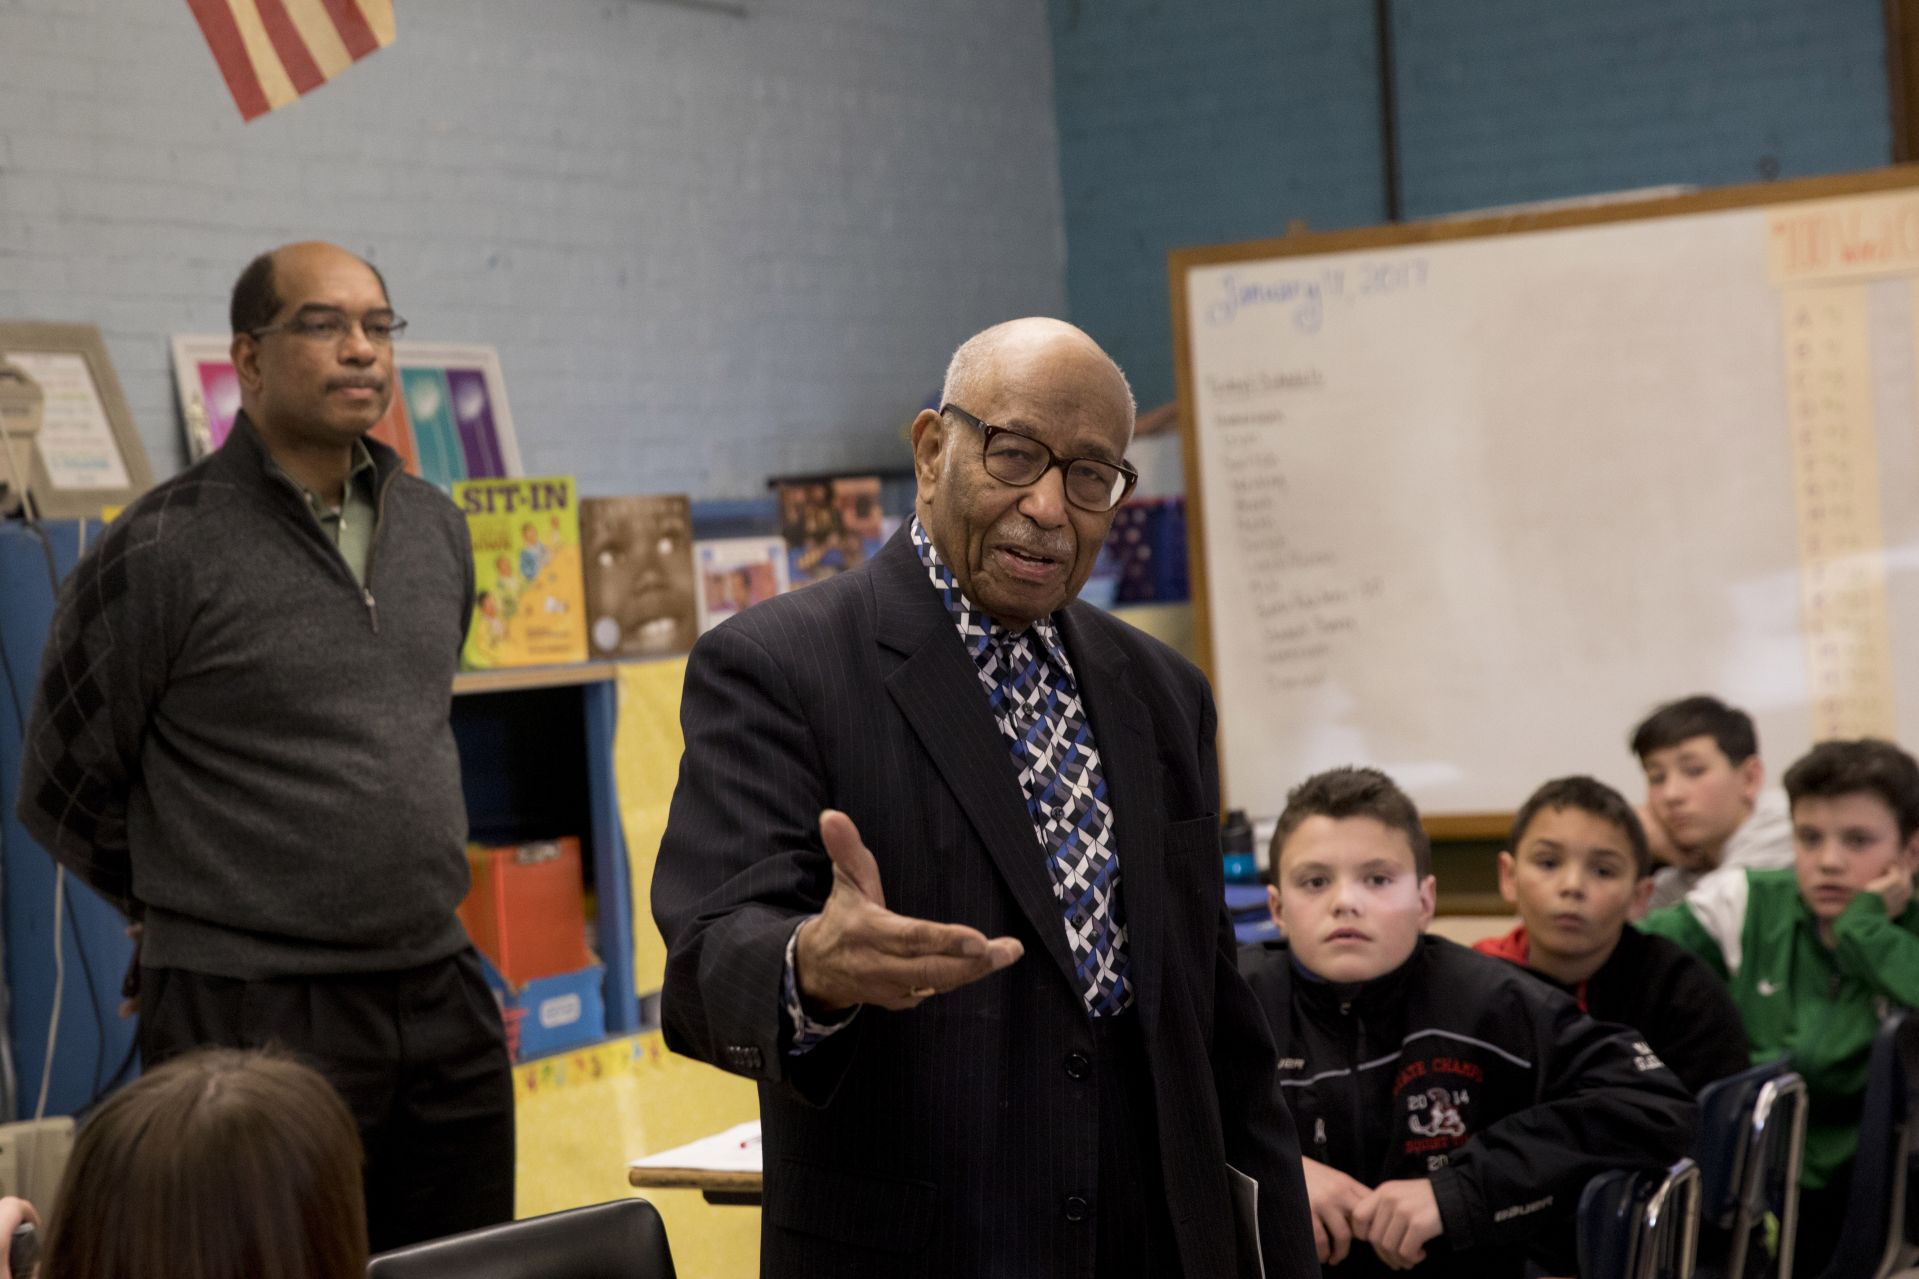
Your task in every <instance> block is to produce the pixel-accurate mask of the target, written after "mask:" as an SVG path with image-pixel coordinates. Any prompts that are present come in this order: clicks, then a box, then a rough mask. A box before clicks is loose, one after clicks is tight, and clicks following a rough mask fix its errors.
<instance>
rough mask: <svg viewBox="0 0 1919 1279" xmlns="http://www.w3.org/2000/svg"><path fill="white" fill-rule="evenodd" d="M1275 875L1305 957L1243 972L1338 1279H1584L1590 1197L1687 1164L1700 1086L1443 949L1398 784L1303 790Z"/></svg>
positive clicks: (1250, 951)
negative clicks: (1421, 1278) (1601, 1185)
mask: <svg viewBox="0 0 1919 1279" xmlns="http://www.w3.org/2000/svg"><path fill="white" fill-rule="evenodd" d="M1273 863H1274V867H1275V871H1276V878H1277V880H1278V885H1279V909H1280V917H1281V923H1282V925H1283V926H1284V927H1285V929H1286V934H1287V939H1286V940H1285V941H1279V942H1267V943H1263V944H1261V945H1258V946H1251V947H1247V948H1245V949H1244V950H1242V952H1241V956H1240V969H1241V971H1242V972H1243V973H1244V974H1245V975H1246V977H1247V980H1248V981H1249V982H1250V983H1251V984H1252V987H1253V990H1254V993H1255V994H1257V995H1258V996H1259V999H1260V1004H1261V1006H1262V1007H1264V1008H1265V1010H1266V1015H1267V1019H1268V1021H1269V1022H1270V1023H1271V1025H1272V1029H1273V1035H1274V1037H1275V1039H1276V1040H1277V1041H1278V1044H1279V1076H1280V1087H1281V1088H1282V1089H1283V1090H1284V1091H1285V1095H1286V1101H1287V1103H1288V1105H1289V1106H1290V1107H1291V1109H1292V1113H1293V1119H1294V1122H1295V1123H1297V1124H1298V1125H1299V1136H1300V1146H1301V1149H1302V1151H1303V1152H1304V1154H1305V1156H1306V1157H1305V1159H1304V1160H1303V1163H1304V1165H1305V1173H1306V1189H1307V1193H1308V1195H1309V1197H1310V1199H1311V1201H1312V1214H1313V1234H1314V1240H1315V1242H1316V1243H1317V1244H1318V1246H1319V1251H1320V1257H1321V1260H1322V1261H1323V1262H1324V1263H1326V1265H1327V1271H1328V1273H1329V1274H1332V1275H1339V1276H1357V1275H1382V1274H1385V1273H1386V1272H1387V1271H1388V1270H1389V1269H1391V1270H1403V1269H1407V1268H1410V1267H1414V1266H1417V1267H1418V1272H1419V1273H1420V1274H1422V1275H1427V1276H1441V1275H1445V1276H1458V1277H1459V1279H1465V1277H1466V1276H1472V1277H1473V1279H1502V1277H1504V1276H1514V1277H1516V1276H1519V1275H1522V1274H1523V1273H1524V1272H1525V1266H1526V1261H1527V1260H1528V1259H1529V1258H1530V1259H1532V1260H1535V1261H1537V1262H1539V1263H1540V1264H1542V1265H1544V1266H1545V1267H1547V1268H1548V1270H1549V1272H1551V1273H1558V1274H1569V1273H1571V1272H1572V1270H1573V1266H1574V1256H1573V1241H1574V1230H1573V1218H1574V1214H1575V1212H1576V1210H1577V1208H1578V1204H1579V1194H1580V1191H1581V1190H1582V1189H1584V1187H1585V1185H1586V1182H1587V1181H1589V1180H1590V1179H1591V1178H1592V1177H1594V1176H1595V1175H1597V1174H1599V1173H1601V1172H1605V1171H1607V1170H1609V1169H1613V1168H1645V1169H1658V1168H1663V1167H1665V1166H1666V1165H1668V1164H1670V1163H1671V1162H1672V1161H1674V1160H1675V1159H1677V1158H1678V1157H1679V1156H1680V1155H1682V1154H1684V1153H1685V1150H1686V1147H1687V1145H1688V1144H1689V1143H1690V1141H1691V1139H1692V1130H1693V1103H1692V1100H1691V1098H1690V1096H1689V1095H1688V1094H1687V1092H1686V1089H1685V1087H1684V1085H1682V1084H1681V1083H1680V1082H1679V1080H1678V1079H1677V1078H1676V1077H1675V1076H1674V1075H1673V1073H1672V1072H1671V1071H1670V1070H1667V1069H1666V1068H1665V1066H1664V1065H1662V1064H1661V1063H1660V1061H1659V1058H1658V1056H1657V1055H1656V1054H1654V1053H1653V1051H1652V1050H1651V1049H1650V1048H1648V1047H1647V1046H1646V1044H1645V1043H1644V1042H1643V1041H1642V1040H1640V1039H1638V1037H1637V1036H1636V1035H1635V1034H1634V1033H1633V1032H1631V1031H1628V1030H1626V1029H1625V1028H1623V1027H1619V1026H1612V1025H1607V1024H1604V1023H1601V1022H1596V1021H1594V1020H1592V1019H1591V1018H1590V1017H1587V1016H1586V1015H1585V1014H1583V1013H1581V1012H1580V1011H1579V1007H1578V1005H1577V1004H1575V1003H1574V1002H1573V1000H1572V998H1571V996H1569V995H1567V994H1565V993H1564V992H1563V991H1559V990H1556V989H1553V988H1552V987H1550V986H1548V985H1546V984H1545V983H1543V982H1540V981H1538V980H1536V979H1534V978H1533V977H1531V976H1530V975H1528V974H1527V973H1525V972H1523V971H1522V970H1520V969H1519V968H1517V967H1515V966H1513V965H1511V964H1507V963H1504V962H1503V961H1500V960H1496V959H1491V958H1488V957H1486V956H1483V955H1475V954H1474V953H1472V952H1471V951H1470V950H1467V949H1466V948H1465V947H1463V946H1458V945H1455V944H1454V943H1452V942H1449V941H1445V940H1443V939H1441V938H1436V937H1424V936H1422V933H1423V932H1424V929H1425V927H1426V925H1427V924H1428V923H1429V922H1430V921H1431V919H1432V916H1433V906H1434V883H1433V877H1432V873H1431V852H1430V849H1429V848H1428V846H1427V843H1426V837H1425V833H1424V831H1423V830H1422V829H1421V828H1420V825H1419V815H1418V813H1417V811H1416V810H1415V809H1414V807H1413V804H1412V801H1411V800H1409V799H1408V798H1407V797H1406V796H1405V794H1404V793H1402V792H1401V791H1400V790H1399V788H1398V787H1397V786H1395V785H1394V784H1393V783H1392V781H1391V779H1389V778H1387V777H1386V776H1385V775H1384V774H1383V773H1379V772H1377V771H1375V770H1373V769H1353V768H1344V769H1334V770H1332V771H1331V772H1327V773H1322V774H1320V775H1318V776H1316V777H1313V778H1310V779H1308V780H1307V781H1305V782H1303V783H1302V784H1301V785H1299V786H1298V787H1296V788H1295V789H1294V790H1293V792H1292V794H1291V795H1289V796H1288V797H1287V805H1286V811H1285V812H1284V813H1283V814H1282V815H1281V817H1280V820H1279V827H1278V829H1277V831H1276V832H1275V833H1274V836H1273ZM1362 1244H1364V1245H1367V1246H1365V1247H1361V1246H1360V1245H1362Z"/></svg>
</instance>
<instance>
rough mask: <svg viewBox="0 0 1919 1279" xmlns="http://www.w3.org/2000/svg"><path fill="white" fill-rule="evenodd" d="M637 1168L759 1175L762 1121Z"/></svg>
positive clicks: (651, 1158)
mask: <svg viewBox="0 0 1919 1279" xmlns="http://www.w3.org/2000/svg"><path fill="white" fill-rule="evenodd" d="M632 1167H635V1168H697V1169H699V1170H700V1171H702V1172H759V1171H760V1121H759V1120H757V1119H754V1120H750V1121H748V1122H747V1123H743V1124H735V1125H733V1127H731V1128H728V1129H727V1130H726V1131H725V1132H719V1133H714V1134H713V1135H712V1136H711V1137H702V1138H700V1139H699V1140H698V1141H693V1142H688V1143H687V1144H686V1145H684V1146H675V1147H674V1148H673V1149H671V1150H662V1151H661V1152H660V1153H658V1154H657V1155H648V1156H646V1157H645V1158H644V1159H635V1160H634V1161H633V1163H632Z"/></svg>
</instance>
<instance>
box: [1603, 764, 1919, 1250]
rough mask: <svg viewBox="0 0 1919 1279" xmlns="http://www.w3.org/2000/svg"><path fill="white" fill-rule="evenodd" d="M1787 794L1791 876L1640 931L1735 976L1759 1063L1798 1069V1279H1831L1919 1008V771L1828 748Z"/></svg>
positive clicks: (1667, 912) (1725, 885)
mask: <svg viewBox="0 0 1919 1279" xmlns="http://www.w3.org/2000/svg"><path fill="white" fill-rule="evenodd" d="M1785 786H1786V796H1787V798H1788V799H1789V800H1790V802H1791V805H1792V834H1793V868H1792V869H1791V870H1789V871H1787V870H1749V871H1747V872H1745V874H1743V875H1719V876H1715V877H1713V878H1712V879H1711V880H1710V881H1706V882H1702V883H1701V884H1700V885H1699V887H1698V888H1696V889H1694V891H1693V892H1692V893H1691V894H1690V895H1689V896H1688V897H1687V898H1686V899H1685V900H1684V901H1682V902H1680V903H1679V904H1678V905H1675V906H1668V907H1666V908H1665V909H1663V910H1657V911H1654V912H1653V913H1652V914H1650V915H1648V916H1647V917H1646V918H1645V920H1643V921H1642V922H1641V925H1640V926H1641V927H1642V928H1644V929H1646V931H1648V932H1651V933H1656V934H1659V935H1661V936H1665V937H1670V938H1672V939H1673V940H1674V941H1676V942H1678V943H1679V944H1680V945H1682V946H1684V947H1686V948H1687V949H1689V950H1691V951H1693V952H1694V953H1696V954H1697V955H1699V956H1700V957H1701V958H1702V959H1704V960H1705V961H1706V962H1707V963H1708V964H1710V965H1712V967H1713V968H1714V969H1715V970H1716V971H1717V972H1718V973H1719V974H1720V975H1721V976H1722V977H1724V978H1725V979H1726V981H1727V984H1728V986H1729V987H1730V989H1731V991H1732V997H1733V1002H1734V1003H1735V1004H1737V1005H1738V1006H1739V1012H1740V1014H1741V1016H1742V1017H1743V1018H1744V1020H1745V1023H1746V1042H1747V1047H1748V1048H1749V1049H1750V1050H1751V1052H1752V1060H1753V1061H1754V1062H1755V1063H1757V1062H1762V1061H1770V1060H1773V1059H1775V1058H1778V1057H1781V1056H1784V1057H1786V1058H1788V1059H1789V1060H1790V1061H1791V1063H1792V1068H1793V1069H1794V1070H1796V1071H1798V1072H1799V1073H1800V1075H1802V1076H1804V1078H1805V1080H1806V1087H1807V1089H1808V1090H1809V1092H1810V1094H1811V1101H1812V1107H1811V1121H1810V1122H1809V1123H1808V1125H1807V1128H1806V1153H1805V1163H1804V1165H1803V1167H1802V1169H1801V1173H1800V1179H1799V1184H1800V1200H1799V1203H1800V1208H1799V1240H1798V1247H1797V1248H1796V1250H1795V1258H1794V1263H1793V1273H1794V1274H1805V1275H1817V1274H1819V1273H1820V1272H1821V1271H1822V1270H1823V1269H1824V1268H1825V1265H1826V1262H1827V1260H1828V1259H1829V1258H1830V1256H1831V1254H1832V1250H1833V1247H1834V1245H1835V1243H1836V1241H1837V1239H1838V1234H1839V1230H1840V1228H1841V1226H1842V1225H1843V1221H1844V1216H1845V1209H1846V1189H1847V1186H1848V1185H1849V1184H1850V1180H1851V1172H1852V1159H1853V1155H1854V1154H1855V1153H1856V1152H1857V1150H1858V1147H1859V1133H1858V1126H1859V1116H1860V1103H1861V1099H1862V1094H1863V1092H1864V1090H1865V1080H1866V1059H1867V1057H1868V1055H1869V1054H1870V1052H1871V1048H1872V1040H1873V1036H1874V1034H1875V1033H1877V1031H1878V1028H1879V1023H1880V1021H1881V1020H1882V1019H1883V1018H1884V1017H1885V1016H1886V1014H1887V1013H1888V1012H1889V1011H1891V1009H1892V1008H1893V1007H1894V1006H1900V1007H1908V1008H1909V1007H1913V1006H1915V1005H1919V906H1915V905H1914V904H1913V900H1912V895H1913V892H1912V876H1913V873H1914V871H1915V870H1919V763H1915V762H1914V761H1913V758H1912V756H1910V755H1908V754H1906V753H1905V752H1904V751H1902V750H1900V749H1899V748H1898V747H1897V746H1894V745H1892V744H1891V743H1890V742H1883V741H1874V740H1871V739H1866V740H1861V741H1849V742H1822V743H1821V744H1819V745H1818V746H1815V747H1814V748H1813V749H1812V751H1811V752H1810V753H1808V754H1807V755H1806V756H1805V757H1804V758H1803V759H1801V760H1800V761H1799V762H1798V763H1796V764H1794V765H1793V766H1792V767H1791V768H1790V769H1788V770H1787V771H1786V776H1785Z"/></svg>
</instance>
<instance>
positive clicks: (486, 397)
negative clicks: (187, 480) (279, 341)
mask: <svg viewBox="0 0 1919 1279" xmlns="http://www.w3.org/2000/svg"><path fill="white" fill-rule="evenodd" d="M232 345H233V339H232V338H230V337H214V336H211V335H208V336H199V335H194V334H185V335H175V337H174V339H173V380H174V384H175V386H176V387H177V388H178V390H179V393H180V418H181V421H182V423H183V424H184V425H185V427H186V433H187V453H188V456H189V457H191V458H192V460H193V461H196V462H197V461H199V460H200V459H201V458H203V457H205V456H206V455H207V454H209V453H211V452H212V451H213V450H214V449H217V448H219V447H220V445H221V444H222V443H223V442H225V440H226V438H227V432H228V431H230V430H232V429H233V419H234V415H235V414H237V413H238V412H239V411H240V382H239V379H238V378H237V377H236V376H235V375H234V372H233V357H232V355H231V354H230V353H229V351H230V348H231V347H232ZM393 369H394V382H395V385H394V387H393V400H392V402H391V403H390V404H388V405H387V411H386V416H385V417H383V418H381V419H380V422H379V425H377V426H375V427H374V428H373V438H374V439H376V440H379V441H381V442H382V443H385V444H388V445H390V446H392V448H393V449H394V451H395V452H397V453H398V454H399V455H400V456H401V457H402V458H404V459H405V460H406V469H407V470H409V471H411V472H413V474H415V475H418V476H420V477H421V478H422V479H425V480H428V481H430V482H432V483H434V484H437V485H439V486H440V487H441V488H443V489H447V490H449V491H451V489H452V487H453V483H454V481H456V480H478V479H503V478H506V477H509V476H517V475H519V474H521V470H520V446H519V442H518V440H516V439H515V438H514V435H513V414H512V412H511V411H510V410H509V409H508V408H507V403H506V379H505V378H504V377H502V376H501V374H500V356H499V353H498V352H497V351H495V350H494V349H493V348H492V347H490V346H461V345H456V344H453V343H445V342H408V341H406V340H404V339H402V340H400V341H398V342H395V343H394V344H393Z"/></svg>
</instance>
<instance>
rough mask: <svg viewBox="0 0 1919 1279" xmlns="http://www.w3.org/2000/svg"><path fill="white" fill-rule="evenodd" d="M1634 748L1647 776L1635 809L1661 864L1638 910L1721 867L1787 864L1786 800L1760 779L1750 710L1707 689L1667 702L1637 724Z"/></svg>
mask: <svg viewBox="0 0 1919 1279" xmlns="http://www.w3.org/2000/svg"><path fill="white" fill-rule="evenodd" d="M1632 753H1633V754H1634V755H1636V756H1638V757H1639V766H1640V768H1642V769H1643V770H1645V774H1646V804H1645V807H1644V808H1642V809H1641V810H1640V812H1639V816H1640V818H1641V819H1642V821H1643V822H1644V823H1645V830H1646V838H1647V841H1648V843H1649V844H1650V845H1651V847H1652V851H1653V856H1654V857H1656V858H1657V859H1658V860H1659V861H1662V862H1665V863H1667V864H1666V865H1665V866H1664V867H1662V868H1661V869H1660V871H1659V872H1658V874H1656V875H1654V876H1653V894H1652V900H1651V902H1650V904H1649V906H1647V907H1642V908H1641V912H1640V913H1642V914H1643V913H1644V911H1645V910H1646V909H1652V910H1658V909H1659V908H1660V907H1662V906H1670V905H1672V904H1673V903H1674V902H1676V901H1678V900H1679V899H1680V898H1682V897H1684V896H1685V895H1686V894H1687V893H1689V892H1691V891H1692V889H1693V887H1694V886H1695V885H1697V884H1698V883H1699V881H1700V880H1701V879H1703V878H1704V877H1705V876H1706V875H1709V874H1711V873H1712V872H1713V871H1715V870H1718V869H1720V868H1721V867H1728V868H1731V869H1735V870H1777V869H1780V868H1782V867H1786V866H1790V865H1792V825H1791V823H1790V822H1789V821H1788V820H1787V818H1786V802H1785V797H1784V796H1783V795H1781V794H1780V792H1779V791H1778V790H1777V789H1776V788H1768V787H1767V786H1766V785H1765V780H1766V768H1765V765H1764V763H1762V762H1761V761H1760V758H1759V736H1758V734H1757V733H1756V732H1755V731H1754V730H1753V726H1752V717H1751V716H1749V715H1747V714H1746V712H1744V711H1742V710H1739V709H1737V708H1736V707H1732V706H1728V705H1726V704H1725V703H1724V702H1722V701H1720V700H1719V699H1717V698H1714V697H1706V696H1704V695H1697V696H1693V697H1685V698H1681V699H1680V700H1678V701H1676V702H1668V703H1667V704H1666V705H1664V706H1661V707H1660V708H1659V709H1658V710H1656V711H1654V712H1653V713H1652V714H1651V715H1649V716H1647V717H1646V719H1645V720H1644V721H1643V722H1642V723H1641V724H1640V725H1639V727H1638V728H1636V729H1634V730H1633V735H1632Z"/></svg>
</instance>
